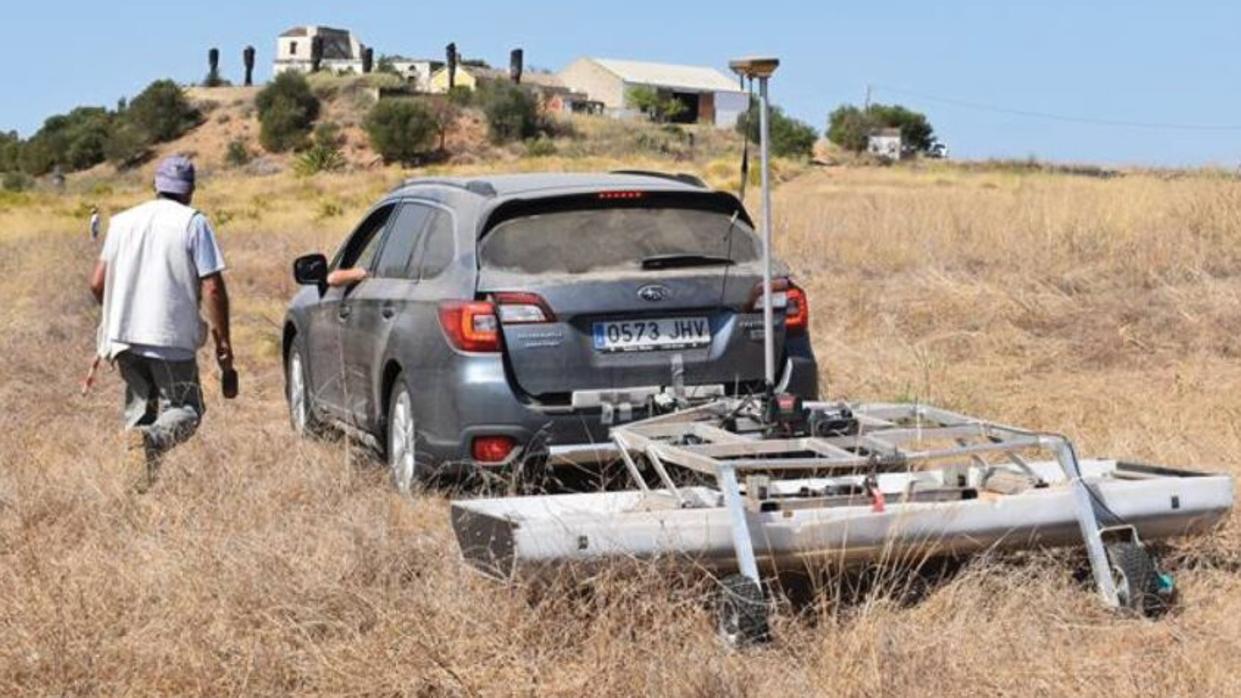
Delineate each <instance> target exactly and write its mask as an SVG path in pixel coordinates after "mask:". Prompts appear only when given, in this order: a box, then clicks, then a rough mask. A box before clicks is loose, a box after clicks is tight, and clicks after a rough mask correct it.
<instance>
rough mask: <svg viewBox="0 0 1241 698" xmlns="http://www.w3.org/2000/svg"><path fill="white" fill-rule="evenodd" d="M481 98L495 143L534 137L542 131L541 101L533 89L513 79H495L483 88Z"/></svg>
mask: <svg viewBox="0 0 1241 698" xmlns="http://www.w3.org/2000/svg"><path fill="white" fill-rule="evenodd" d="M479 99H480V101H481V102H482V105H483V114H485V115H486V117H487V126H488V128H489V131H490V133H491V140H492V141H494V142H496V143H508V142H510V141H522V140H525V139H527V138H534V137H535V136H537V135H539V133H540V132H541V131H542V130H543V120H542V118H541V116H540V115H539V101H538V98H537V97H535V96H534V95H533V94H532V93H531V92H529V91H527V90H524V89H522V88H521V87H518V86H517V85H514V84H512V83H510V82H492V83H488V84H485V85H483V86H482V87H481V88H480V95H479Z"/></svg>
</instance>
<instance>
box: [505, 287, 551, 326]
mask: <svg viewBox="0 0 1241 698" xmlns="http://www.w3.org/2000/svg"><path fill="white" fill-rule="evenodd" d="M492 298H493V299H494V300H495V304H496V310H497V312H498V314H499V317H500V322H501V323H502V324H505V325H529V324H535V323H540V322H555V321H556V314H555V313H553V312H552V309H551V308H550V307H548V305H547V301H545V300H543V298H542V297H541V296H539V295H538V294H535V293H514V292H504V293H497V294H495V295H494V296H492Z"/></svg>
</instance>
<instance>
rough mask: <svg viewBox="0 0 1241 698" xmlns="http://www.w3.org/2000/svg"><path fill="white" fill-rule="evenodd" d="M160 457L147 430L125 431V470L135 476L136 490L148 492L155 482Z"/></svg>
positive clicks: (142, 492)
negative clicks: (157, 455)
mask: <svg viewBox="0 0 1241 698" xmlns="http://www.w3.org/2000/svg"><path fill="white" fill-rule="evenodd" d="M158 470H159V459H158V458H157V457H156V454H155V449H154V448H153V447H152V445H151V440H150V438H148V437H147V434H146V432H145V431H142V430H141V429H134V430H132V431H128V432H126V433H125V471H126V472H127V473H130V474H132V475H133V476H135V480H134V491H135V492H137V493H138V494H146V492H147V491H148V490H150V489H151V486H152V485H154V484H155V476H156V474H157V472H158Z"/></svg>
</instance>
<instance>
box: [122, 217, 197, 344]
mask: <svg viewBox="0 0 1241 698" xmlns="http://www.w3.org/2000/svg"><path fill="white" fill-rule="evenodd" d="M197 213H198V212H197V211H195V210H194V209H192V208H190V207H189V206H186V205H184V204H181V203H178V202H176V201H172V200H169V199H155V200H154V201H149V202H147V203H145V204H142V205H140V206H135V207H134V208H131V209H129V210H128V211H125V212H123V213H120V214H117V215H116V216H114V217H113V218H112V222H111V224H110V225H109V226H108V240H107V243H106V244H105V246H104V249H105V253H104V254H105V255H106V258H105V259H104V261H105V262H106V263H107V275H106V277H105V283H104V300H103V318H102V321H101V323H100V327H99V330H100V336H99V354H100V355H101V356H104V357H107V358H113V357H115V356H116V355H117V354H118V353H120V352H121V351H124V350H125V349H126V348H127V345H130V344H144V345H147V346H152V347H170V348H174V349H185V350H189V351H191V352H192V351H195V350H197V349H198V348H199V347H200V346H202V345H203V343H204V342H205V341H206V339H207V336H206V334H207V332H206V330H207V327H206V324H205V323H204V322H203V321H202V318H201V317H199V315H198V305H199V286H200V282H199V278H198V269H197V267H195V265H194V259H193V257H192V256H191V254H190V244H189V243H190V221H191V220H193V218H194V216H195V215H196V214H197Z"/></svg>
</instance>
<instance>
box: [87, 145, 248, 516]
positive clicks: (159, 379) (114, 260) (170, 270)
mask: <svg viewBox="0 0 1241 698" xmlns="http://www.w3.org/2000/svg"><path fill="white" fill-rule="evenodd" d="M155 192H156V197H155V199H153V200H151V201H148V202H147V203H144V204H141V205H139V206H136V207H134V208H131V209H129V210H128V211H124V212H122V213H120V214H117V215H116V216H114V217H113V218H112V221H111V223H110V225H109V226H108V237H107V239H106V241H105V242H104V246H103V252H102V254H100V256H99V261H98V262H96V264H95V270H94V273H93V274H92V276H91V282H90V287H91V292H92V293H94V295H95V299H96V300H97V301H99V303H101V304H102V306H103V313H102V319H101V321H100V325H99V344H98V348H97V352H98V356H99V357H102V358H103V359H105V360H108V361H114V362H115V363H116V365H117V366H119V368H120V374H121V378H122V379H123V380H124V381H125V426H126V429H127V430H128V432H127V441H126V449H127V453H126V464H127V466H128V467H130V468H132V469H133V470H135V471H137V473H138V482H137V483H136V485H135V488H136V489H137V490H138V491H139V492H145V491H146V490H147V489H149V488H150V486H151V485H152V484H153V483H154V480H155V476H156V473H157V471H158V468H159V462H160V458H161V456H163V454H164V453H166V452H167V451H168V450H169V449H171V448H172V447H173V446H176V445H177V444H179V443H181V442H183V441H185V440H186V439H188V438H189V437H190V436H192V435H193V433H194V431H195V430H196V429H197V428H198V424H199V421H200V420H201V419H202V416H203V412H204V409H205V408H204V405H203V392H202V386H201V384H200V383H199V379H198V364H197V361H196V359H195V354H196V352H197V350H198V348H199V347H201V346H202V345H203V344H204V343H205V342H206V334H207V332H206V329H207V328H206V324H205V323H204V322H203V320H202V318H201V317H200V315H199V306H200V304H201V305H202V306H204V307H205V310H206V314H207V317H208V319H209V320H210V321H211V328H212V332H211V334H212V336H213V337H214V338H215V355H216V361H217V362H218V363H219V366H220V370H221V374H225V373H230V372H231V371H232V368H233V350H232V344H231V339H230V335H229V308H228V291H227V289H226V288H225V286H224V277H223V276H222V274H221V272H223V271H224V259H223V257H222V255H221V254H220V248H219V246H218V245H217V243H216V239H215V233H214V232H213V231H212V229H211V225H210V223H208V222H207V218H206V216H204V215H203V214H201V213H199V212H198V211H196V210H194V209H193V208H190V201H191V199H192V198H193V196H194V165H193V164H192V163H191V162H190V161H189V160H188V159H186V158H184V157H181V156H174V157H170V158H167V159H165V160H164V161H162V162H161V163H160V164H159V167H158V168H157V169H156V171H155Z"/></svg>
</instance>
